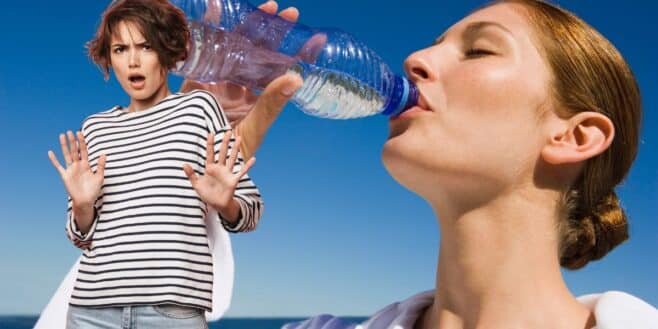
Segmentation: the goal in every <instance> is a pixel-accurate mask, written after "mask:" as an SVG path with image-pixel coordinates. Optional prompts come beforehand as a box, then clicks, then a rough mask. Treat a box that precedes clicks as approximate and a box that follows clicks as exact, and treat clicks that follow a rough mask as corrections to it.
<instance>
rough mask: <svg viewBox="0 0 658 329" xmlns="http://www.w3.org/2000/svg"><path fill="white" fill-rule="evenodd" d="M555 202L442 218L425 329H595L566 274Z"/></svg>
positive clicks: (516, 200)
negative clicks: (560, 253) (560, 255)
mask: <svg viewBox="0 0 658 329" xmlns="http://www.w3.org/2000/svg"><path fill="white" fill-rule="evenodd" d="M540 194H541V195H540ZM557 197H558V196H557V194H550V195H549V194H547V193H546V192H545V191H544V192H543V193H537V195H535V196H534V197H533V196H528V195H525V196H522V197H519V196H518V195H516V196H508V197H502V198H500V199H498V200H493V201H491V202H488V204H486V205H484V206H482V207H479V208H476V209H471V210H468V211H465V212H454V211H453V212H452V214H455V215H454V216H447V217H441V248H440V253H439V263H438V270H437V277H436V296H435V300H434V304H433V305H432V306H431V307H430V308H429V309H428V310H427V311H426V313H425V315H424V317H423V319H422V321H421V324H422V325H421V328H424V329H426V328H434V329H436V328H441V329H443V328H506V329H510V328H512V329H513V328H587V327H588V326H591V322H590V320H591V319H590V311H589V310H588V309H587V308H586V307H585V306H583V305H581V304H580V303H578V301H577V300H576V299H575V298H574V297H573V296H572V295H571V293H570V292H569V290H568V288H567V287H566V285H565V283H564V280H563V278H562V275H561V272H560V265H559V259H558V256H557V248H558V243H557V229H556V224H555V219H554V218H556V216H557V215H556V211H555V209H552V208H551V207H550V206H547V205H554V204H555V202H556V201H555V199H556V198H557ZM433 206H435V207H434V210H435V212H436V213H441V214H451V212H450V211H443V210H444V209H441V211H439V209H438V208H437V207H436V206H438V205H433ZM445 210H447V209H445ZM453 210H454V209H453Z"/></svg>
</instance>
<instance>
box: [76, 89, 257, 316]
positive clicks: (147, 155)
mask: <svg viewBox="0 0 658 329" xmlns="http://www.w3.org/2000/svg"><path fill="white" fill-rule="evenodd" d="M229 129H230V126H229V124H228V121H227V120H226V117H225V116H224V114H223V113H222V111H221V109H220V108H219V106H218V104H217V102H216V101H215V99H214V97H213V96H212V95H211V94H209V93H207V92H204V91H194V92H191V93H188V94H173V95H169V96H167V97H166V98H165V99H163V100H162V101H160V102H159V103H157V104H156V105H154V106H153V107H152V108H149V109H146V110H143V111H139V112H126V111H124V110H123V109H122V108H121V107H115V108H112V109H110V110H108V111H105V112H101V113H98V114H95V115H92V116H90V117H89V118H87V119H86V120H85V122H84V124H83V134H84V135H85V141H86V142H87V145H88V153H89V161H90V165H91V167H92V170H96V166H97V162H98V158H99V157H100V155H101V154H105V156H106V166H105V177H104V182H103V186H102V190H101V196H100V197H99V198H98V200H97V202H96V217H95V219H94V223H93V225H92V228H91V229H90V231H89V232H87V233H86V234H81V232H80V231H79V229H78V228H77V226H76V225H75V224H76V223H75V220H74V218H73V214H72V212H71V206H70V203H69V218H68V220H67V234H68V235H69V238H71V240H73V241H74V243H76V245H79V246H81V247H83V249H84V250H83V255H82V260H81V263H80V268H79V270H78V275H77V280H76V283H75V286H74V289H73V293H72V295H71V300H70V303H71V304H72V305H79V306H86V307H109V306H123V305H155V304H162V303H174V304H178V305H183V306H191V307H198V308H203V309H206V310H210V309H211V308H212V284H213V270H212V257H211V255H210V249H209V247H208V237H207V231H206V225H205V216H206V214H207V213H208V209H207V205H206V204H205V203H204V202H203V200H201V198H199V196H198V194H197V193H196V190H194V188H193V187H192V185H191V183H190V181H189V179H188V178H187V176H186V175H185V173H184V171H183V165H184V164H190V165H191V166H192V168H193V169H194V171H195V172H196V173H197V174H199V175H202V174H204V170H205V156H206V138H207V136H208V133H210V132H214V133H216V135H217V138H216V145H215V147H216V149H217V147H219V145H220V143H221V140H222V138H223V136H224V135H223V134H224V133H225V132H226V131H228V130H229ZM229 146H230V147H231V148H232V146H233V143H231V144H230V145H229ZM229 152H231V149H229ZM243 164H244V161H243V159H242V158H241V157H239V160H238V163H237V164H236V165H235V167H234V168H235V170H236V171H239V170H240V168H241V167H242V165H243ZM235 198H236V199H237V200H238V202H239V204H240V210H241V217H240V219H239V221H238V222H237V223H235V224H234V225H230V224H229V223H228V222H226V221H224V220H222V223H223V226H224V227H226V229H227V230H230V231H232V232H243V231H249V230H253V229H254V228H255V227H256V225H257V223H258V220H259V219H260V216H261V212H262V209H263V204H262V200H261V197H260V193H259V192H258V189H257V188H256V186H255V184H254V183H253V182H252V181H251V178H250V177H249V176H247V175H245V176H244V177H243V178H242V179H241V181H240V183H239V185H238V187H237V189H236V192H235Z"/></svg>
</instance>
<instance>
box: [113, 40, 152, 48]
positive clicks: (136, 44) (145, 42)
mask: <svg viewBox="0 0 658 329" xmlns="http://www.w3.org/2000/svg"><path fill="white" fill-rule="evenodd" d="M148 43H149V42H148V41H144V42H140V43H135V46H138V47H141V46H144V45H146V44H148ZM116 46H124V47H125V46H127V44H125V43H121V42H115V43H113V44H111V45H110V47H116Z"/></svg>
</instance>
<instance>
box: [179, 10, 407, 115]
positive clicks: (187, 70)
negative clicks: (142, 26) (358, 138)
mask: <svg viewBox="0 0 658 329" xmlns="http://www.w3.org/2000/svg"><path fill="white" fill-rule="evenodd" d="M170 1H171V2H172V3H173V4H174V5H176V6H178V7H179V8H181V9H182V10H183V11H184V12H185V14H186V15H187V18H188V20H189V21H190V32H191V34H192V38H191V45H190V46H191V47H190V50H191V51H190V56H189V58H188V59H187V60H186V61H185V62H184V63H182V64H181V65H179V66H178V67H177V68H176V70H174V73H176V74H178V75H181V76H185V77H186V78H188V79H192V80H197V81H201V82H216V81H222V80H228V81H232V82H235V83H239V84H242V85H244V86H246V87H249V88H252V89H256V90H260V89H263V88H264V87H265V86H266V85H267V83H269V82H270V81H272V80H273V79H275V78H276V77H278V76H280V75H282V74H285V73H286V72H289V71H294V72H297V73H298V74H300V75H301V76H302V78H303V79H304V84H303V85H302V87H301V88H300V89H299V91H298V92H297V93H296V94H295V95H294V96H293V98H292V101H293V103H295V104H296V105H297V106H299V107H300V108H301V109H302V110H303V111H304V112H306V113H308V114H311V115H315V116H319V117H325V118H358V117H364V116H370V115H374V114H377V113H381V114H385V115H398V114H399V113H401V112H402V111H404V110H405V109H408V108H410V107H412V106H414V105H415V104H416V103H417V99H418V90H417V89H416V86H415V85H414V84H413V83H412V82H410V81H408V80H407V79H406V78H405V77H402V76H399V75H395V74H394V73H393V72H392V71H391V70H390V68H389V67H388V65H386V63H385V62H384V61H383V60H382V59H381V57H379V56H378V55H377V54H376V53H375V52H374V51H372V50H371V49H370V48H368V47H367V46H366V45H364V44H363V43H361V42H359V41H357V40H356V39H355V38H354V37H352V36H351V35H349V34H347V33H345V32H342V31H340V30H336V29H312V28H309V27H307V26H304V25H302V24H295V23H291V22H288V21H286V20H284V19H282V18H280V17H278V16H275V15H270V14H268V13H265V12H263V11H261V10H259V9H258V8H256V7H254V6H253V5H251V4H250V3H248V2H247V1H244V0H170Z"/></svg>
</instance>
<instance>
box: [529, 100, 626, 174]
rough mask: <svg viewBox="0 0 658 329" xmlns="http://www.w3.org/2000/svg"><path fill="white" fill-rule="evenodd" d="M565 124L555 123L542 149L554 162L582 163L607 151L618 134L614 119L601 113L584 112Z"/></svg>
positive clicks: (550, 161)
mask: <svg viewBox="0 0 658 329" xmlns="http://www.w3.org/2000/svg"><path fill="white" fill-rule="evenodd" d="M559 120H562V123H563V124H559V125H554V127H552V128H551V129H552V130H551V132H550V133H551V136H550V140H549V141H548V143H547V144H546V145H545V146H544V148H543V149H542V151H541V156H542V158H543V159H544V160H545V161H546V162H548V163H550V164H570V163H578V162H582V161H585V160H587V159H590V158H592V157H595V156H597V155H599V154H601V153H602V152H603V151H605V150H606V149H607V148H608V147H609V146H610V144H611V143H612V139H613V138H614V137H615V127H614V125H613V124H612V121H610V119H609V118H608V117H607V116H605V115H603V114H601V113H597V112H581V113H578V114H576V115H574V116H573V117H571V118H569V119H559Z"/></svg>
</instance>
